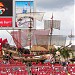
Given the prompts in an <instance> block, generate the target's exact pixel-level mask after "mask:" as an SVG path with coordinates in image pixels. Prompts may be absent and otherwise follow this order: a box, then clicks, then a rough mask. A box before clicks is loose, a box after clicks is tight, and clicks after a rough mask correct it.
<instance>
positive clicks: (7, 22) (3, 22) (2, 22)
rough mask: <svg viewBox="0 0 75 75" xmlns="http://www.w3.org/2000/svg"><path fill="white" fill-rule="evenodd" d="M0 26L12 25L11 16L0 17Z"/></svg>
mask: <svg viewBox="0 0 75 75" xmlns="http://www.w3.org/2000/svg"><path fill="white" fill-rule="evenodd" d="M0 27H12V18H0Z"/></svg>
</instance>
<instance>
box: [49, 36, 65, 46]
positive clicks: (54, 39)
mask: <svg viewBox="0 0 75 75" xmlns="http://www.w3.org/2000/svg"><path fill="white" fill-rule="evenodd" d="M50 39H51V45H56V46H65V43H66V36H63V35H52V36H49V41H50Z"/></svg>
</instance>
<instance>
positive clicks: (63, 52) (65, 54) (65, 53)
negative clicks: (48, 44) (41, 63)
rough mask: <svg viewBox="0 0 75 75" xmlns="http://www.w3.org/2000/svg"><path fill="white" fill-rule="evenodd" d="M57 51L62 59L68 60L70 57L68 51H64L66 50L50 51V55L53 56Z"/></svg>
mask: <svg viewBox="0 0 75 75" xmlns="http://www.w3.org/2000/svg"><path fill="white" fill-rule="evenodd" d="M57 51H59V52H60V55H61V56H62V57H63V58H68V57H69V56H70V54H69V50H68V49H66V48H63V49H60V48H58V49H50V53H51V54H53V55H54V56H55V54H56V52H57Z"/></svg>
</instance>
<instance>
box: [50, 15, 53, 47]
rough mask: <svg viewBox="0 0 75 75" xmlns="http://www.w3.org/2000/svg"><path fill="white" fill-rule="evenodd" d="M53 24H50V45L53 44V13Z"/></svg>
mask: <svg viewBox="0 0 75 75" xmlns="http://www.w3.org/2000/svg"><path fill="white" fill-rule="evenodd" d="M51 22H52V23H51V25H50V29H51V31H50V46H51V40H52V33H53V14H52V17H51Z"/></svg>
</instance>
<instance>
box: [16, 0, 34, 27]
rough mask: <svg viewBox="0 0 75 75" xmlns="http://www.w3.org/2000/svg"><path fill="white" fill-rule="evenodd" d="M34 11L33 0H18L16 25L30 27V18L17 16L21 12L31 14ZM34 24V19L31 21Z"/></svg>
mask: <svg viewBox="0 0 75 75" xmlns="http://www.w3.org/2000/svg"><path fill="white" fill-rule="evenodd" d="M33 11H34V2H33V1H16V27H20V28H28V27H29V26H30V18H29V17H26V16H23V17H19V18H18V17H17V15H19V14H27V15H28V14H30V12H33ZM31 23H32V26H33V21H31Z"/></svg>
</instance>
